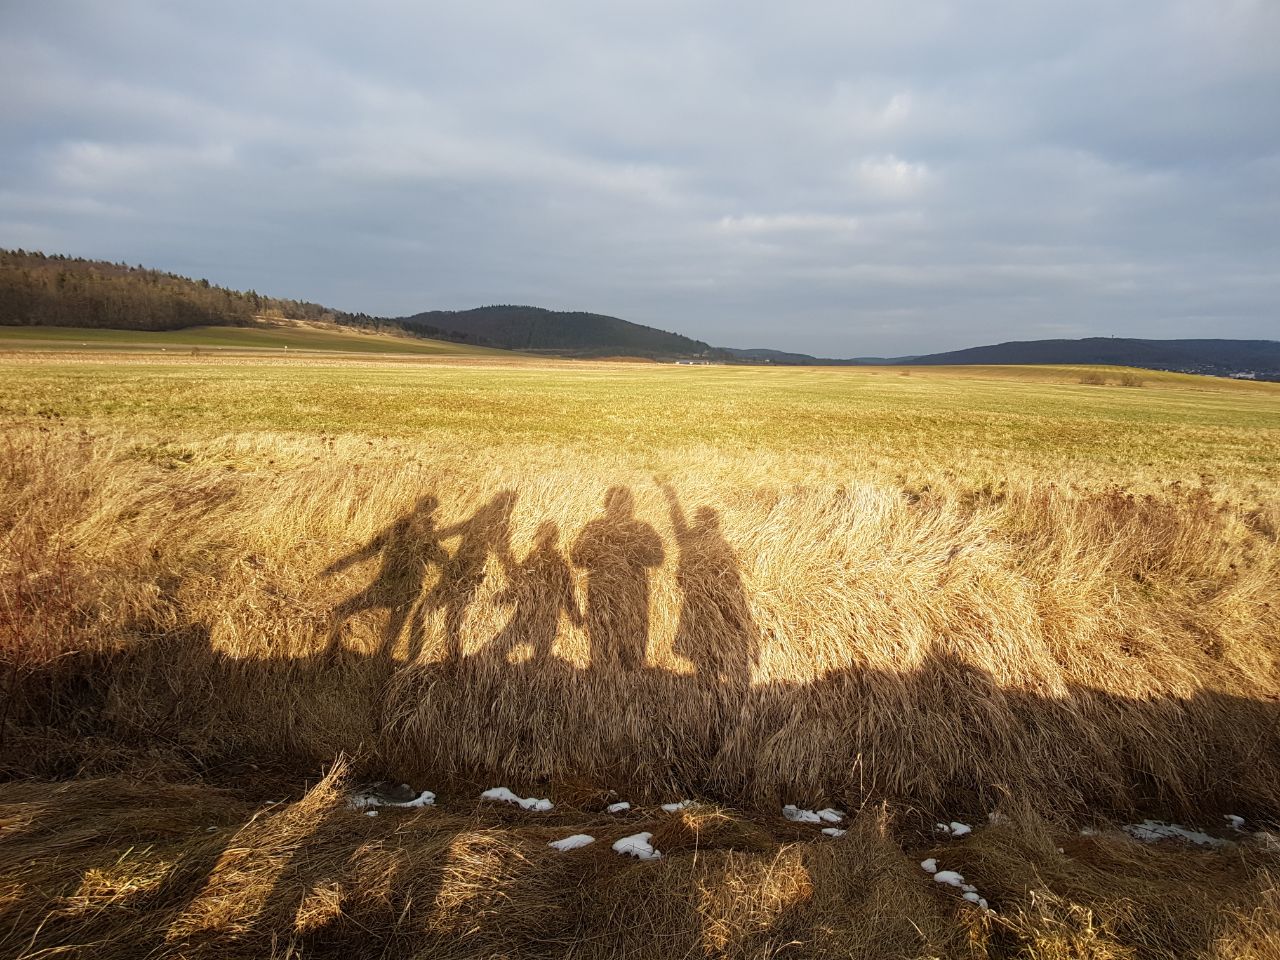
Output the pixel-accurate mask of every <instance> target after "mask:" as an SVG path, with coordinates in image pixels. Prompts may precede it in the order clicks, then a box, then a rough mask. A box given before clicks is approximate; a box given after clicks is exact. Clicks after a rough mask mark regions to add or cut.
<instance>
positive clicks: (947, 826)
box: [933, 820, 973, 837]
mask: <svg viewBox="0 0 1280 960" xmlns="http://www.w3.org/2000/svg"><path fill="white" fill-rule="evenodd" d="M933 832H934V833H942V834H946V835H947V836H948V837H963V836H964V835H965V834H966V833H972V832H973V827H971V826H969V825H968V824H967V823H960V822H958V821H956V820H952V821H951V822H950V823H935V824H934V825H933Z"/></svg>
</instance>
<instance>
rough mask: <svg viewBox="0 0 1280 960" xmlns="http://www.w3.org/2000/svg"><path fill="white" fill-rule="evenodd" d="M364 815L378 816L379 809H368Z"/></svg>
mask: <svg viewBox="0 0 1280 960" xmlns="http://www.w3.org/2000/svg"><path fill="white" fill-rule="evenodd" d="M364 815H365V816H366V817H376V816H377V815H378V811H377V810H366V811H365V812H364Z"/></svg>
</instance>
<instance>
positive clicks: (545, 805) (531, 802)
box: [480, 787, 555, 813]
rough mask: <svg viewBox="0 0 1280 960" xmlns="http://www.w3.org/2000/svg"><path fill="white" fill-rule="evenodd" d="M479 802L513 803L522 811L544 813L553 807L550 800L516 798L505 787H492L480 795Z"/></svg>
mask: <svg viewBox="0 0 1280 960" xmlns="http://www.w3.org/2000/svg"><path fill="white" fill-rule="evenodd" d="M480 799H481V800H496V801H498V802H499V803H513V804H515V805H516V806H517V807H520V808H521V809H523V810H536V811H537V812H538V813H546V812H547V811H548V810H550V809H551V808H552V807H554V806H555V804H553V803H552V802H551V801H550V800H539V799H538V798H537V797H517V796H516V795H515V794H514V793H512V792H511V791H510V790H508V789H507V788H506V787H494V788H493V789H492V790H486V791H485V792H484V793H482V794H480Z"/></svg>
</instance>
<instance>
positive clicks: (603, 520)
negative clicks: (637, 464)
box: [571, 487, 663, 670]
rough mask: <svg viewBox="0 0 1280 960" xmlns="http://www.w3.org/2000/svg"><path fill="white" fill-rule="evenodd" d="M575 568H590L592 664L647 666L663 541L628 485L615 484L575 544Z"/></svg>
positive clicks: (587, 617)
mask: <svg viewBox="0 0 1280 960" xmlns="http://www.w3.org/2000/svg"><path fill="white" fill-rule="evenodd" d="M571 559H572V560H573V564H574V566H578V567H582V568H583V569H585V570H586V571H587V608H586V613H585V621H586V625H587V636H588V639H589V641H590V643H591V665H592V667H593V668H596V669H603V668H605V667H607V666H608V665H610V664H612V665H617V666H621V667H622V668H623V669H625V670H637V669H639V668H640V667H642V666H644V661H645V654H646V652H647V650H648V647H649V568H650V567H657V566H660V565H661V564H662V560H663V551H662V541H661V539H659V537H658V532H657V531H656V530H654V529H653V527H651V526H650V525H649V524H647V523H645V522H644V521H642V520H638V519H636V516H635V498H634V497H633V496H632V494H631V491H630V490H628V489H627V488H626V487H611V488H610V489H609V491H608V493H606V494H605V498H604V514H603V516H599V517H597V518H596V519H594V520H592V521H591V522H590V523H588V524H587V525H586V526H585V527H583V528H582V532H581V533H580V534H579V535H578V539H577V540H576V541H575V542H574V544H573V552H572V556H571Z"/></svg>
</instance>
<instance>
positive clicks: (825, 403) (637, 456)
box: [0, 355, 1280, 485]
mask: <svg viewBox="0 0 1280 960" xmlns="http://www.w3.org/2000/svg"><path fill="white" fill-rule="evenodd" d="M312 356H313V359H301V358H300V359H299V360H297V361H293V360H288V361H286V360H283V359H281V360H267V359H263V358H256V359H245V358H241V359H239V360H237V361H235V362H232V361H231V360H230V359H227V360H221V359H219V358H218V357H216V356H213V357H196V358H190V357H186V356H183V357H181V358H172V359H169V358H160V357H156V356H154V355H150V356H130V357H122V356H116V357H102V358H100V359H94V358H74V359H73V358H62V359H60V358H59V357H58V356H56V355H46V356H42V357H40V358H38V359H37V358H36V357H35V356H34V355H33V356H11V358H10V359H8V360H3V361H0V370H2V371H3V379H2V381H0V416H3V417H4V418H5V419H8V420H13V419H15V418H16V419H19V420H21V419H25V418H30V417H37V418H57V419H65V420H69V421H77V422H85V423H98V424H110V425H113V426H115V427H121V426H127V427H128V428H129V429H135V430H136V429H144V430H148V431H153V432H157V431H158V432H162V433H164V434H165V435H166V436H169V437H174V438H178V437H181V438H184V439H186V440H190V439H192V438H194V437H198V436H199V437H205V438H210V437H215V436H219V435H224V434H228V433H232V432H246V431H250V432H252V431H270V432H284V433H294V434H303V435H305V434H312V435H319V434H352V435H361V436H371V437H395V438H399V439H402V440H406V441H411V440H415V439H418V440H430V441H431V442H432V443H435V444H453V445H456V446H458V447H462V446H465V447H466V449H468V450H470V451H472V452H473V453H478V452H480V451H489V452H490V453H493V454H495V455H500V454H503V453H504V452H507V453H510V451H511V450H512V448H513V447H519V448H522V449H523V450H525V451H526V453H537V454H538V455H544V454H547V453H551V454H552V455H555V451H557V450H565V449H568V450H575V451H577V455H579V456H588V457H590V458H593V459H598V458H600V457H602V456H604V457H612V458H624V459H627V460H629V461H630V462H632V464H633V465H637V466H644V465H646V464H653V465H658V464H666V463H669V462H670V461H671V459H672V458H673V457H674V459H675V461H676V462H677V463H681V462H687V461H689V460H691V459H695V458H698V457H705V456H706V451H707V450H712V451H714V459H715V460H717V461H725V460H726V459H728V460H732V461H735V462H736V461H739V460H741V459H742V458H746V459H748V460H750V459H751V458H752V457H753V456H760V455H765V456H768V457H769V458H770V460H771V465H770V469H772V470H774V471H779V470H780V471H781V472H782V475H783V476H787V475H794V476H809V475H811V474H812V473H813V471H815V470H817V471H818V472H819V473H821V474H824V475H831V474H833V473H839V472H840V471H842V470H845V471H847V470H850V469H857V470H860V471H861V470H864V469H866V468H868V467H871V468H873V469H874V470H875V472H877V473H886V472H887V473H889V474H892V475H895V476H896V475H905V476H908V477H910V476H921V475H927V474H932V473H936V472H940V471H946V470H951V471H954V472H958V473H959V474H960V475H962V476H964V477H968V478H970V479H972V480H973V481H974V482H979V483H980V482H982V481H984V480H986V479H990V478H994V477H999V476H1003V475H1007V474H1008V473H1009V472H1010V471H1011V470H1018V471H1025V470H1030V471H1031V472H1033V473H1037V474H1042V475H1046V476H1050V477H1052V476H1057V477H1059V478H1064V479H1065V478H1079V477H1082V476H1083V477H1086V478H1087V477H1094V478H1100V479H1108V478H1111V479H1116V480H1117V481H1123V482H1125V483H1127V484H1130V485H1132V484H1133V482H1134V481H1135V480H1138V479H1141V478H1142V477H1143V476H1144V475H1150V476H1152V477H1156V476H1158V477H1160V478H1161V479H1164V480H1172V479H1183V480H1188V481H1194V480H1199V479H1200V478H1202V477H1204V476H1208V477H1218V478H1226V477H1230V478H1233V479H1235V480H1242V481H1247V482H1251V483H1262V484H1267V483H1271V482H1273V481H1274V478H1275V477H1276V476H1277V474H1280V387H1277V386H1273V385H1270V384H1248V383H1245V384H1242V383H1237V382H1232V381H1223V380H1214V379H1209V378H1202V377H1185V376H1180V375H1160V374H1154V375H1151V377H1150V379H1149V380H1148V381H1147V383H1146V385H1145V386H1142V387H1138V388H1133V387H1120V386H1115V385H1111V386H1102V387H1099V386H1087V385H1083V384H1081V383H1080V382H1079V378H1080V375H1081V370H1080V369H1076V368H1053V367H1035V368H1025V367H1021V368H1020V367H1001V368H930V369H915V370H912V371H911V372H910V375H904V373H903V372H902V371H897V370H893V369H882V368H848V367H845V368H826V369H800V368H790V369H788V368H759V367H684V366H674V365H659V364H608V363H586V362H531V361H521V360H520V359H519V358H513V359H512V361H511V362H507V363H496V364H495V363H479V364H477V363H475V362H470V363H467V364H463V365H459V364H457V363H451V362H426V363H419V362H405V361H395V362H377V361H365V362H360V361H345V360H338V359H330V360H324V359H322V358H319V357H317V356H316V355H312ZM1107 373H1108V375H1109V376H1110V377H1111V378H1112V380H1113V381H1115V380H1116V379H1118V373H1117V371H1109V372H1107ZM699 451H702V452H701V453H700V452H699ZM513 456H514V455H513ZM517 459H518V458H517ZM727 469H729V468H727ZM732 469H737V468H736V467H734V468H732Z"/></svg>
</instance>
